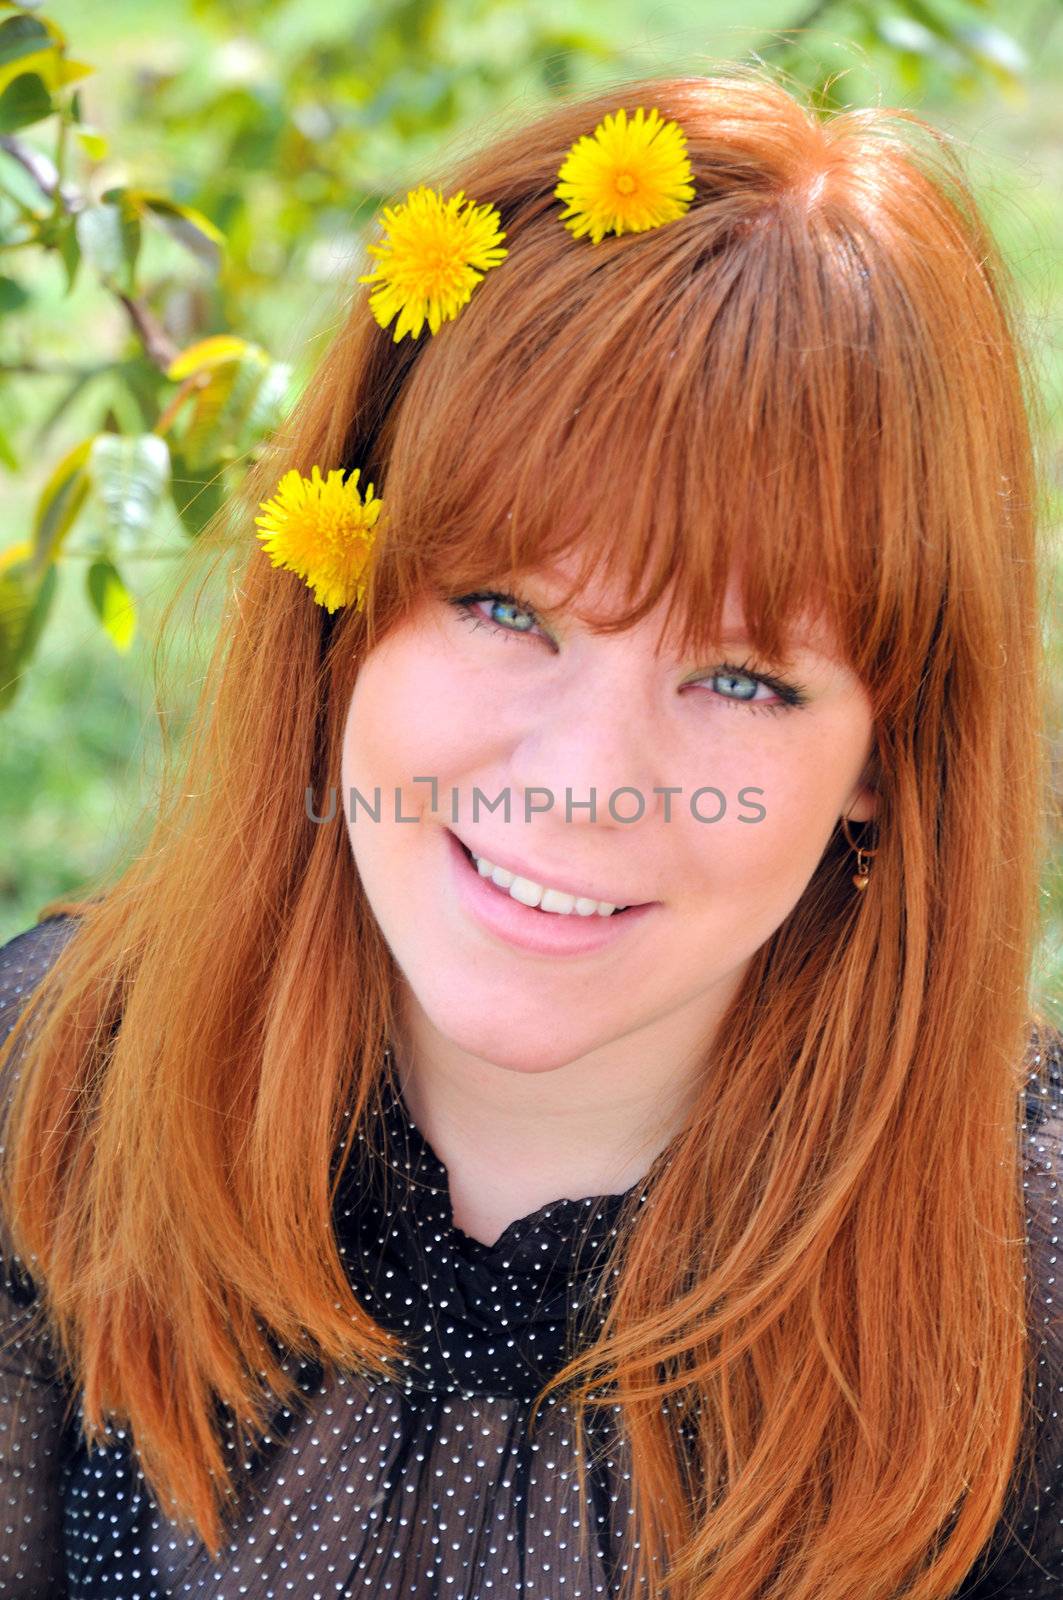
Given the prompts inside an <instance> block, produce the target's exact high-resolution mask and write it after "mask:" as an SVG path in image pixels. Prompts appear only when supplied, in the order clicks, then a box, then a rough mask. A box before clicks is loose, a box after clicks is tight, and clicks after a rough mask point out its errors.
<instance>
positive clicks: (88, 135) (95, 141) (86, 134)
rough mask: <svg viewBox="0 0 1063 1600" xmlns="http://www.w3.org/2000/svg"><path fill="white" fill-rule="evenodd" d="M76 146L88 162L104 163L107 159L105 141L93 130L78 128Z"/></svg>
mask: <svg viewBox="0 0 1063 1600" xmlns="http://www.w3.org/2000/svg"><path fill="white" fill-rule="evenodd" d="M76 132H77V140H78V144H80V146H81V148H82V149H83V150H84V152H85V154H86V155H87V156H88V157H89V159H90V161H105V160H106V159H107V149H108V146H107V140H106V138H105V136H104V135H103V134H102V133H99V132H98V131H97V130H96V129H95V128H89V127H80V128H78V129H77V130H76Z"/></svg>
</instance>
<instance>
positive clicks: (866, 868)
mask: <svg viewBox="0 0 1063 1600" xmlns="http://www.w3.org/2000/svg"><path fill="white" fill-rule="evenodd" d="M841 823H842V831H843V832H844V834H845V837H846V840H847V841H848V844H849V848H850V849H851V850H855V851H856V871H855V872H854V873H853V882H854V883H855V885H856V887H857V888H858V889H860V890H861V891H863V890H864V889H866V888H867V886H868V883H869V882H870V879H871V859H870V858H871V857H872V856H873V855H876V854H877V851H878V846H877V845H876V847H875V849H874V850H869V849H868V847H867V845H861V844H856V843H855V842H854V840H853V836H852V834H851V833H850V832H849V818H848V817H842V819H841Z"/></svg>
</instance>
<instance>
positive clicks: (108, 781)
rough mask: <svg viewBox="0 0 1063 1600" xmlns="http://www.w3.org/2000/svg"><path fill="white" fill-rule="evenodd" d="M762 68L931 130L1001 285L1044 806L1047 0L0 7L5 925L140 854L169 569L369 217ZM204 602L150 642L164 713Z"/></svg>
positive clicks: (1052, 63) (1059, 980)
mask: <svg viewBox="0 0 1063 1600" xmlns="http://www.w3.org/2000/svg"><path fill="white" fill-rule="evenodd" d="M755 57H760V58H761V59H763V60H764V61H765V62H768V63H771V64H772V65H774V66H776V67H778V68H779V69H780V70H782V71H783V72H785V73H787V74H788V75H789V76H790V78H791V79H792V81H793V83H794V85H795V87H797V86H806V87H808V88H810V89H811V90H812V92H813V94H814V96H815V99H816V103H817V104H819V105H820V106H822V107H823V109H824V110H825V111H829V109H831V108H833V107H837V106H849V105H868V104H875V103H884V104H891V105H901V106H906V107H908V108H910V109H912V110H914V111H917V112H918V113H920V114H921V115H924V116H926V117H927V118H929V119H930V120H931V121H933V122H934V123H936V124H937V125H938V126H940V127H942V128H943V129H945V130H946V131H947V132H949V133H951V134H952V135H953V136H954V137H955V138H956V139H957V140H958V141H959V143H960V145H961V147H962V150H963V152H964V156H965V160H966V163H967V166H968V170H969V172H970V173H971V176H972V178H973V179H974V182H975V186H976V190H977V192H978V194H979V197H980V199H981V201H982V204H983V206H984V208H985V211H986V214H987V216H988V218H989V220H990V223H991V225H992V227H993V228H994V231H995V232H996V234H997V236H998V238H999V239H1000V240H1001V242H1002V245H1003V247H1004V251H1005V254H1006V256H1007V258H1008V261H1009V263H1010V265H1011V267H1012V269H1013V271H1014V273H1015V275H1016V278H1017V281H1018V284H1019V287H1020V291H1021V295H1022V300H1023V305H1024V327H1023V334H1024V337H1025V340H1026V344H1027V347H1028V349H1029V351H1030V354H1031V357H1032V360H1033V370H1034V375H1035V383H1036V387H1037V393H1038V396H1039V398H1040V400H1041V402H1042V405H1043V417H1042V420H1041V421H1040V422H1039V424H1038V439H1039V448H1040V451H1041V460H1042V464H1043V476H1044V484H1045V490H1046V506H1047V513H1046V524H1047V525H1046V535H1047V538H1048V542H1049V548H1050V552H1051V559H1050V562H1049V568H1048V571H1047V572H1046V589H1045V593H1044V616H1045V627H1046V641H1047V644H1048V648H1049V659H1050V668H1051V676H1052V685H1053V703H1052V707H1051V726H1050V729H1049V738H1050V743H1051V750H1050V754H1051V758H1052V770H1053V773H1054V775H1055V793H1056V797H1057V800H1058V798H1059V797H1060V796H1061V795H1063V671H1061V664H1063V625H1061V617H1060V607H1059V578H1060V575H1061V574H1063V407H1061V405H1060V400H1061V397H1063V343H1061V337H1060V330H1061V326H1063V324H1061V316H1063V197H1061V180H1063V95H1061V94H1060V84H1061V82H1063V0H1014V3H1012V4H1009V5H1008V6H1006V7H1005V6H1004V5H1000V4H996V3H992V0H990V3H986V0H980V3H979V0H896V3H880V0H864V3H856V0H846V3H839V4H831V3H829V0H826V3H818V4H817V3H810V4H807V5H805V6H802V5H800V4H797V5H794V6H792V7H788V6H787V5H785V4H780V3H778V0H770V3H769V0H746V3H745V4H743V5H741V6H739V5H736V4H734V3H733V0H702V3H693V0H692V3H688V4H684V5H680V4H671V3H659V4H651V3H649V0H536V4H535V5H534V6H532V5H530V4H529V3H528V0H520V3H510V0H435V3H430V0H380V3H375V4H374V3H371V0H370V3H366V0H287V3H272V0H226V3H224V4H222V3H219V0H165V3H163V0H108V3H107V4H106V5H103V4H101V5H95V6H90V5H87V4H86V3H85V0H50V3H39V4H35V5H14V4H12V3H11V0H0V474H2V479H3V488H4V500H3V503H4V513H5V514H4V518H3V526H2V529H0V838H2V839H3V853H2V856H0V939H6V938H9V937H11V936H12V935H13V934H14V933H16V932H18V931H20V930H21V929H22V928H24V927H26V926H28V925H29V924H30V923H32V921H33V920H34V918H35V915H36V912H37V909H38V907H39V906H41V905H42V904H43V903H44V902H45V901H47V900H49V899H52V898H54V897H56V896H59V895H62V894H64V893H76V892H77V891H78V890H79V889H80V888H81V886H82V885H83V884H84V883H85V882H86V880H94V879H95V878H97V876H98V875H100V874H102V873H105V872H107V871H108V870H109V868H110V867H111V866H113V865H115V864H117V863H119V862H120V861H121V860H122V859H123V858H124V855H123V853H124V852H125V851H128V850H129V849H130V848H131V838H132V834H131V827H132V823H133V819H134V818H135V817H136V816H138V815H139V814H140V810H141V807H142V805H143V804H144V802H145V799H147V798H149V797H150V793H151V786H152V783H153V780H154V774H155V773H156V771H157V763H158V757H159V748H160V735H159V727H158V715H157V711H156V707H155V705H154V696H153V667H152V643H153V638H152V634H153V625H154V623H155V621H156V620H157V618H158V615H159V611H160V608H161V606H162V605H163V603H164V602H165V599H166V598H167V595H168V594H169V592H170V587H171V584H172V579H173V574H174V572H175V571H176V567H177V558H178V557H179V556H180V555H181V554H182V553H184V552H186V551H187V550H188V548H189V546H190V543H191V542H193V541H194V540H195V538H196V535H197V533H198V532H199V531H200V529H201V528H202V526H203V525H204V523H205V521H206V520H207V518H208V517H209V515H210V514H211V512H212V511H213V510H214V509H215V507H216V506H217V505H218V504H219V503H220V501H221V500H222V499H223V498H224V496H225V495H226V494H227V493H229V492H231V491H232V489H233V488H234V487H235V486H236V485H237V484H238V483H239V480H240V477H241V475H242V473H243V471H244V470H245V468H246V464H247V463H248V462H249V461H251V460H253V459H254V458H255V456H256V453H257V451H258V450H260V448H261V445H262V441H263V440H264V439H265V438H266V437H267V436H268V433H269V431H270V429H271V428H272V427H274V426H275V425H276V423H277V421H278V420H279V419H280V417H281V416H283V414H284V412H285V411H286V409H287V407H288V406H289V405H290V404H291V402H292V400H293V399H294V398H295V397H296V395H297V394H298V392H299V390H300V388H301V386H302V384H303V383H305V381H306V379H307V376H308V374H309V373H310V371H311V370H312V367H313V365H314V363H315V362H316V360H317V359H318V357H319V355H320V354H321V352H322V350H323V348H324V346H325V343H326V341H327V339H328V337H329V334H330V332H331V330H332V328H333V327H334V326H335V323H336V321H337V318H338V317H339V315H340V314H341V313H342V307H343V302H344V299H345V298H346V296H347V295H349V293H350V292H351V289H350V282H351V276H350V274H351V267H352V263H353V262H354V260H355V258H356V254H357V252H358V251H359V250H360V249H361V247H362V244H363V242H364V239H365V237H366V230H367V229H369V228H371V226H372V225H373V219H374V216H375V213H376V211H377V209H378V207H379V205H380V203H381V202H382V201H383V200H385V199H387V198H390V197H391V196H392V195H394V194H395V193H397V192H400V191H402V190H404V189H405V188H407V187H411V186H413V185H414V184H416V183H417V182H419V181H420V179H421V177H422V176H423V173H424V171H425V170H427V169H428V168H429V167H431V165H432V164H433V163H435V162H436V161H437V160H438V159H439V157H440V156H441V155H446V154H447V153H448V152H449V151H451V150H457V149H458V148H461V147H462V146H463V145H464V144H466V143H472V144H475V143H477V142H479V139H480V138H482V137H483V136H485V135H486V133H487V132H489V131H490V128H491V127H492V126H495V125H497V124H498V123H504V122H507V121H509V120H511V119H514V120H519V119H521V118H523V117H524V116H526V115H527V114H529V113H530V112H531V111H533V110H534V109H535V107H536V106H538V105H540V104H542V103H543V102H544V101H545V100H546V99H548V98H549V97H550V96H551V95H556V94H558V93H563V92H565V91H566V90H567V89H568V88H569V87H579V86H583V85H588V86H589V85H591V84H594V83H598V82H602V81H611V82H616V81H619V80H623V79H626V78H632V77H636V76H642V75H644V74H647V73H654V72H669V71H676V70H679V71H686V72H699V71H708V70H711V68H712V66H713V65H714V64H715V63H716V62H718V61H720V60H734V59H750V58H755ZM362 270H365V269H364V268H363V269H362ZM217 598H218V597H217V596H216V595H215V596H214V600H213V606H216V603H217ZM214 615H215V611H214V609H213V607H212V603H211V602H210V600H209V598H208V603H207V604H206V606H205V607H202V606H201V607H200V608H199V610H198V611H197V612H196V613H195V614H193V613H192V612H191V611H189V612H188V613H187V616H186V626H185V627H184V628H183V629H182V632H181V635H180V638H179V640H178V651H179V655H180V657H181V658H180V659H173V658H171V669H170V670H171V673H172V676H171V677H169V678H168V683H169V684H170V685H171V688H172V685H173V684H175V683H176V684H177V685H178V689H179V691H180V692H179V693H178V702H179V703H174V702H173V699H172V698H171V699H169V700H167V702H166V703H165V705H163V706H162V707H161V708H160V710H161V711H162V712H163V713H164V715H165V717H166V718H167V720H168V724H169V725H171V726H172V728H173V729H174V731H176V732H179V730H180V727H181V723H182V718H183V716H184V715H185V714H186V713H187V711H188V709H189V708H190V699H191V695H192V693H193V691H194V688H195V686H196V678H197V674H198V671H199V667H198V665H197V663H199V661H200V660H201V652H202V651H203V649H204V648H205V641H206V640H207V639H209V636H210V630H211V624H212V618H213V616H214ZM182 684H183V685H184V688H183V689H182V688H181V685H182ZM182 694H184V695H185V696H186V697H187V698H186V699H184V700H181V695H182ZM1054 838H1055V848H1054V850H1053V853H1052V857H1051V859H1050V861H1049V862H1048V863H1047V864H1046V871H1045V875H1044V880H1043V901H1044V908H1045V913H1046V927H1045V938H1044V941H1043V945H1042V948H1041V951H1040V955H1039V961H1038V969H1037V973H1036V975H1035V981H1036V983H1037V987H1038V990H1039V992H1040V993H1041V994H1042V995H1043V996H1046V997H1047V998H1048V999H1049V1001H1050V1003H1052V1004H1053V1005H1054V1006H1056V1007H1058V1005H1059V1004H1060V1003H1061V997H1063V844H1061V841H1060V838H1059V832H1058V828H1057V830H1056V832H1055V834H1054Z"/></svg>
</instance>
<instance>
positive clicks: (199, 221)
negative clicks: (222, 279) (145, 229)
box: [136, 192, 225, 273]
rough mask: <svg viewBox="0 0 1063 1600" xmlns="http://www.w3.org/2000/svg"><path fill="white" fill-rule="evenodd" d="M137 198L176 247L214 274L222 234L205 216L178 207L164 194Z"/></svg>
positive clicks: (138, 196) (186, 208) (141, 195)
mask: <svg viewBox="0 0 1063 1600" xmlns="http://www.w3.org/2000/svg"><path fill="white" fill-rule="evenodd" d="M136 199H137V201H138V202H139V204H141V205H142V206H144V207H145V208H146V209H147V210H148V211H150V212H151V213H152V215H153V216H154V217H155V218H156V220H157V221H158V222H159V224H160V226H162V227H163V228H165V229H166V232H167V233H169V234H170V235H171V237H172V238H174V239H176V240H177V242H178V244H181V245H184V247H185V249H186V250H187V251H189V252H190V254H191V255H193V256H195V258H196V260H197V261H199V262H200V263H201V264H202V265H203V266H204V267H206V269H207V271H208V272H212V273H216V272H217V271H218V269H219V268H220V266H221V252H222V246H223V245H224V243H225V235H224V234H223V233H221V232H220V231H219V229H217V228H216V227H215V226H214V224H213V222H211V221H210V219H209V218H208V217H205V216H204V215H203V213H202V212H201V211H197V210H196V209H195V207H194V206H184V205H178V204H177V202H176V201H175V200H169V199H167V198H166V197H165V196H164V195H158V194H143V193H139V192H138V193H137V195H136Z"/></svg>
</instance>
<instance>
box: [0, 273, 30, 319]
mask: <svg viewBox="0 0 1063 1600" xmlns="http://www.w3.org/2000/svg"><path fill="white" fill-rule="evenodd" d="M28 300H29V295H28V294H27V292H26V290H25V289H24V288H23V287H22V285H21V283H18V282H17V281H16V280H15V279H14V278H4V277H0V316H7V315H8V314H9V313H10V312H12V311H21V310H22V307H23V306H24V305H25V304H26V303H27V301H28Z"/></svg>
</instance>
